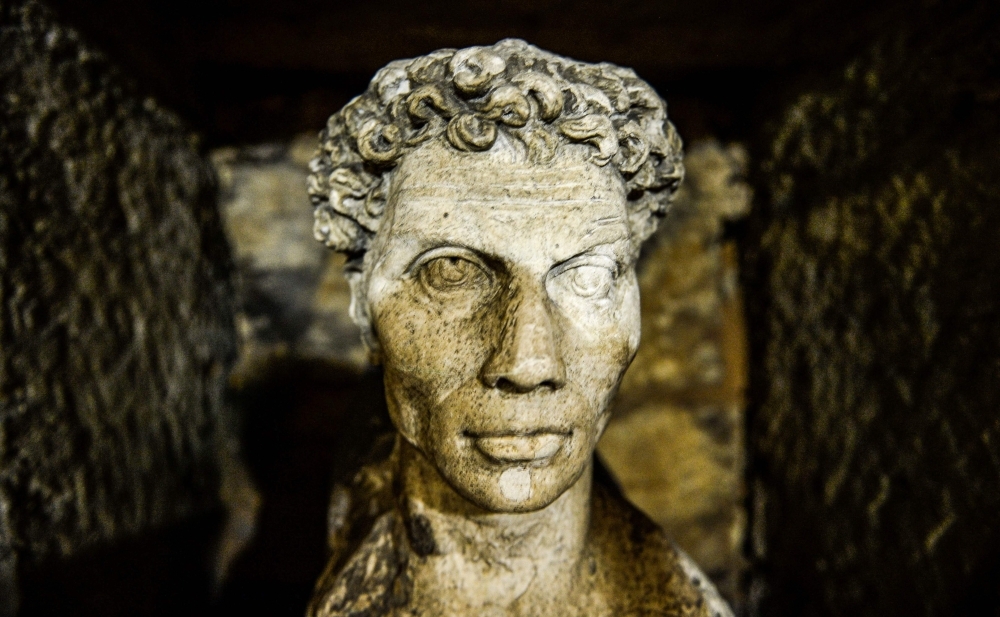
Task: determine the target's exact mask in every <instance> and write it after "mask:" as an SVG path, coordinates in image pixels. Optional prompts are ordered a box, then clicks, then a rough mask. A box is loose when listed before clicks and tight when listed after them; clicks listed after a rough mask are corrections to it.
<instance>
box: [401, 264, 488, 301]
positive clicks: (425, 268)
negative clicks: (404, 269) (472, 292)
mask: <svg viewBox="0 0 1000 617" xmlns="http://www.w3.org/2000/svg"><path fill="white" fill-rule="evenodd" d="M418 276H419V278H420V281H421V282H422V283H423V284H424V286H426V287H427V288H428V289H429V290H432V291H437V292H445V293H447V292H456V291H460V290H469V289H485V288H487V287H488V286H489V284H490V280H491V278H490V275H489V274H488V273H487V271H486V269H485V267H484V266H482V265H480V264H478V263H476V262H475V261H473V260H472V259H468V258H466V257H463V256H459V255H441V256H440V257H432V258H431V259H428V260H426V261H424V263H423V264H421V266H420V270H419V274H418Z"/></svg>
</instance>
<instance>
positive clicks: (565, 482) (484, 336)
mask: <svg viewBox="0 0 1000 617" xmlns="http://www.w3.org/2000/svg"><path fill="white" fill-rule="evenodd" d="M680 158H681V150H680V140H679V138H678V137H677V134H676V132H675V130H674V128H673V125H672V124H671V123H670V122H669V121H668V120H667V117H666V109H665V105H664V103H663V101H662V99H660V97H659V96H658V95H657V94H656V93H655V92H654V91H653V90H652V88H650V87H649V85H648V84H646V83H645V82H643V81H641V80H639V79H638V78H637V77H636V75H635V73H634V72H632V71H631V70H628V69H622V68H620V67H616V66H613V65H610V64H600V65H592V64H585V63H581V62H577V61H574V60H570V59H568V58H564V57H560V56H556V55H554V54H551V53H548V52H544V51H542V50H539V49H537V48H535V47H532V46H530V45H528V44H526V43H525V42H523V41H519V40H513V39H509V40H504V41H501V42H499V43H497V44H495V45H493V46H490V47H473V48H468V49H462V50H453V49H444V50H439V51H436V52H433V53H431V54H429V55H427V56H423V57H420V58H415V59H411V60H400V61H396V62H393V63H391V64H389V65H388V66H386V67H384V68H383V69H382V70H380V71H379V72H378V73H377V74H376V76H375V77H374V78H373V80H372V82H371V85H370V86H369V88H368V89H367V90H366V91H365V92H364V93H363V94H362V95H360V96H358V97H357V98H355V99H353V100H352V101H351V102H350V103H349V104H348V105H347V106H345V107H344V108H343V109H342V110H341V111H339V112H338V113H336V114H334V115H333V116H331V118H330V120H329V122H328V123H327V126H326V129H325V130H324V131H323V132H322V133H321V135H320V148H319V150H318V151H317V154H316V156H315V157H314V158H313V160H312V161H311V162H310V171H311V173H310V175H309V177H308V180H309V182H308V189H309V196H310V198H311V201H312V203H313V205H314V207H315V225H314V234H315V237H316V238H317V239H318V240H320V241H322V242H324V243H325V244H326V245H327V246H328V247H330V248H332V249H334V250H337V251H341V252H344V253H346V254H347V255H348V257H349V261H348V267H347V269H346V274H347V277H348V281H349V283H350V288H351V305H350V315H351V317H352V319H353V320H354V321H355V323H356V324H357V325H358V326H359V327H360V328H361V333H362V337H363V339H364V341H365V343H366V345H367V346H368V348H369V349H370V351H371V354H372V357H373V359H375V360H376V361H378V362H379V363H380V364H381V365H382V366H383V368H384V377H385V379H384V380H385V389H386V399H387V404H388V411H389V415H390V417H391V419H392V423H393V425H394V427H395V429H396V432H397V435H396V439H395V448H394V450H393V453H392V456H391V457H390V459H389V460H388V461H387V463H386V465H387V466H388V468H389V470H390V472H391V475H392V476H393V480H391V481H385V482H382V483H380V484H379V485H380V486H382V487H387V488H388V489H389V490H390V491H391V493H392V498H389V499H376V500H375V501H374V502H372V503H375V504H388V506H389V509H388V510H387V511H385V512H378V511H371V510H370V509H369V508H366V507H365V505H367V504H368V503H369V501H370V497H369V496H368V495H367V494H361V495H355V496H354V499H357V498H358V497H361V498H363V500H362V502H361V506H362V507H361V508H360V512H361V513H362V515H363V517H365V518H366V519H368V520H371V519H375V520H374V522H372V523H371V527H370V529H371V531H370V532H369V533H368V534H367V535H364V534H358V535H361V536H362V537H363V539H362V540H361V542H360V543H359V544H357V545H355V546H350V543H349V542H341V541H337V540H336V538H335V539H334V541H333V542H331V545H332V546H334V547H335V548H336V547H343V548H345V550H344V551H343V552H340V553H335V554H334V555H333V556H332V558H331V561H330V566H329V568H328V570H327V571H326V573H324V575H323V577H322V578H321V579H320V583H319V585H318V587H317V593H316V596H315V598H314V600H313V603H312V606H311V608H310V610H309V614H311V615H315V616H317V617H336V616H340V615H355V614H362V613H364V614H371V615H398V616H401V617H402V616H404V615H417V614H434V615H454V616H458V615H467V614H470V613H473V612H474V613H479V614H485V615H495V616H497V617H500V616H502V615H507V616H511V617H513V616H519V615H520V616H528V615H531V616H538V617H540V616H542V615H552V616H555V615H564V614H566V613H572V614H588V615H595V616H596V615H616V614H657V615H676V616H678V617H680V616H681V615H684V616H695V615H699V616H709V615H712V616H719V617H721V616H722V615H727V614H731V612H730V610H729V608H728V607H727V606H726V605H725V603H724V602H722V601H721V600H719V598H718V596H717V594H715V592H714V589H713V588H712V585H711V584H710V583H709V582H708V580H707V578H706V577H705V575H704V574H702V573H701V572H700V571H698V569H697V567H696V566H694V564H693V562H691V561H690V560H689V559H686V558H683V557H682V553H681V552H680V551H679V550H677V549H676V547H675V546H674V545H673V544H672V542H671V541H670V540H669V538H668V536H667V535H666V534H665V533H664V532H663V531H662V530H661V529H660V528H659V527H657V526H656V524H655V523H653V522H652V521H650V520H649V519H648V518H647V517H646V516H644V515H643V514H642V513H641V512H639V511H638V510H636V509H635V508H634V507H632V506H631V505H630V504H628V503H627V502H626V501H625V500H624V499H623V497H622V496H621V495H620V494H619V493H618V492H617V491H616V490H614V489H613V488H612V487H610V486H608V483H607V482H602V481H598V482H597V483H594V482H593V476H594V473H593V469H594V463H593V455H594V449H595V447H596V445H597V442H598V440H599V438H600V436H601V434H602V433H603V431H604V428H605V427H606V425H607V422H608V419H609V417H610V402H611V399H612V397H613V396H614V394H615V393H616V391H617V390H618V386H619V384H620V383H621V379H622V377H623V375H624V372H625V369H626V368H627V367H628V366H629V364H630V363H631V361H632V359H633V358H634V357H635V354H636V351H637V348H638V344H639V325H640V306H639V285H638V280H637V276H636V271H635V265H636V261H637V258H638V255H639V250H640V247H641V244H642V242H643V241H644V240H646V239H647V238H648V237H649V236H650V235H651V234H652V233H653V232H654V231H655V229H656V226H657V222H658V219H659V218H660V217H662V216H663V214H664V213H665V212H666V210H667V207H668V206H669V205H670V202H671V201H672V197H673V194H674V192H675V191H676V189H677V186H678V184H679V182H680V180H681V178H682V176H683V167H682V165H681V161H680ZM377 476H378V474H374V475H373V477H377ZM367 484H368V483H366V482H362V483H361V486H362V487H366V486H367ZM354 492H355V493H356V491H354ZM351 494H352V491H350V490H348V499H351V498H352V497H351ZM354 509H355V508H352V507H351V506H350V504H348V505H347V506H346V507H336V508H334V509H333V512H334V513H337V512H344V511H346V512H351V511H352V510H354ZM341 518H342V517H335V519H337V520H340V519H341ZM347 523H348V524H349V525H350V526H351V527H353V523H354V521H351V520H350V517H348V520H347ZM350 533H351V534H353V533H354V532H353V531H352V532H350ZM334 535H335V536H336V534H334ZM682 564H684V565H682Z"/></svg>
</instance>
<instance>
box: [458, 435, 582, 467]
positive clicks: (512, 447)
mask: <svg viewBox="0 0 1000 617" xmlns="http://www.w3.org/2000/svg"><path fill="white" fill-rule="evenodd" d="M569 437H570V436H569V433H533V434H531V435H489V436H485V435H484V436H479V437H473V438H472V441H473V443H475V444H476V449H478V450H479V451H480V452H482V453H483V454H484V455H486V456H487V457H488V458H490V459H492V460H494V461H496V462H498V463H541V462H544V461H547V460H549V459H551V458H552V457H553V456H555V455H556V454H557V453H558V452H559V451H560V450H562V448H563V446H564V445H565V444H566V442H567V441H569Z"/></svg>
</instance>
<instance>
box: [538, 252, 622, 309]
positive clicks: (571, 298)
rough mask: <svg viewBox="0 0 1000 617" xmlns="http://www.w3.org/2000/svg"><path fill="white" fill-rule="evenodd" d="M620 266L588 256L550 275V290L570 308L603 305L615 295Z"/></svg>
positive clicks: (548, 286)
mask: <svg viewBox="0 0 1000 617" xmlns="http://www.w3.org/2000/svg"><path fill="white" fill-rule="evenodd" d="M617 272H618V264H617V263H616V262H615V261H614V260H613V259H611V258H608V257H603V256H594V255H590V256H585V257H582V258H580V259H579V260H575V261H574V262H571V263H569V264H566V265H565V266H563V267H562V268H561V269H560V270H557V271H555V272H553V273H552V275H550V277H549V279H548V281H547V282H546V288H547V289H548V291H549V295H550V297H551V298H552V299H553V300H554V301H555V302H556V304H558V305H560V306H562V307H564V308H566V309H572V307H579V308H584V307H587V309H585V310H589V307H591V306H593V305H594V304H598V305H600V304H603V301H605V300H607V299H608V297H609V296H610V295H611V293H612V291H613V290H614V287H615V280H616V279H617V276H618V275H617Z"/></svg>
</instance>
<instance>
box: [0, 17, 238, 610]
mask: <svg viewBox="0 0 1000 617" xmlns="http://www.w3.org/2000/svg"><path fill="white" fill-rule="evenodd" d="M0 83H2V85H3V88H2V97H0V613H5V612H6V613H10V612H12V611H13V610H14V607H15V604H16V597H17V594H16V593H15V591H16V590H15V586H16V583H15V580H14V576H15V573H16V570H18V569H20V570H24V569H26V568H32V567H35V566H36V565H37V564H38V563H40V562H41V561H43V560H47V559H55V558H61V557H67V556H71V555H76V554H78V553H79V552H80V551H81V549H83V548H85V547H92V546H94V545H98V544H101V543H107V542H108V541H110V540H120V539H123V538H125V537H129V536H135V535H136V534H139V533H140V532H142V531H145V530H149V529H151V528H154V527H159V526H164V525H166V524H168V523H172V522H177V521H180V520H184V519H187V518H189V517H191V516H193V515H195V514H197V513H201V512H205V511H206V510H208V509H210V508H216V507H218V505H219V474H220V467H221V466H222V465H223V464H224V463H223V462H222V459H225V458H226V457H227V456H228V454H230V453H232V452H233V451H234V447H235V446H234V444H233V443H232V442H231V441H229V439H230V437H231V434H230V433H229V432H228V431H229V420H228V418H227V413H226V406H225V404H224V402H223V391H224V386H225V376H226V372H227V364H228V362H229V360H230V359H231V357H232V356H233V354H234V332H233V326H232V314H231V307H230V297H231V295H232V290H231V287H230V285H229V283H228V268H229V257H228V248H227V245H226V241H225V238H224V237H223V233H222V228H221V225H220V223H219V219H218V216H217V212H216V210H215V207H214V200H215V186H214V182H213V180H212V172H211V169H210V167H209V165H208V164H207V162H206V161H205V160H204V159H203V158H201V156H200V155H199V153H198V145H197V142H196V140H195V139H194V137H193V136H192V135H191V134H190V133H189V132H188V131H187V130H185V129H184V127H183V126H182V125H181V124H180V123H179V122H178V120H177V119H176V118H175V117H174V116H173V115H172V114H170V113H169V112H167V111H164V110H163V109H162V108H160V107H159V106H157V104H156V103H155V102H154V101H152V100H149V99H143V98H142V97H141V96H139V95H138V94H137V93H136V92H135V91H134V89H133V88H132V87H131V86H130V85H129V83H128V81H127V80H125V79H124V78H123V77H122V76H121V74H120V73H118V72H117V70H116V69H114V68H113V67H112V66H111V65H110V64H109V62H108V61H107V60H106V59H105V57H104V56H103V55H102V54H100V53H99V52H97V51H95V50H94V49H93V48H91V47H90V46H89V45H87V44H85V43H84V42H82V41H81V40H80V38H79V36H78V35H77V34H76V33H75V32H74V31H73V30H72V29H68V28H65V27H63V26H61V25H60V24H59V23H58V22H57V21H55V20H54V19H53V17H52V15H51V14H50V13H49V12H48V11H47V10H46V9H45V8H44V7H42V6H40V5H39V4H37V3H36V2H33V1H30V0H25V1H22V0H3V2H0ZM18 562H19V563H18ZM98 591H101V590H98ZM103 592H104V593H113V591H112V590H111V589H105V590H103ZM49 593H50V592H49Z"/></svg>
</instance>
